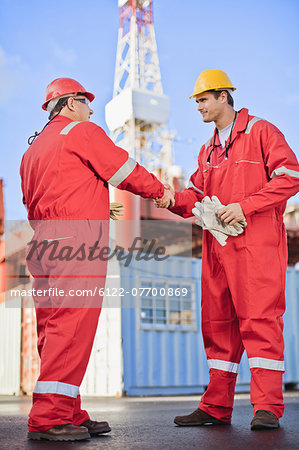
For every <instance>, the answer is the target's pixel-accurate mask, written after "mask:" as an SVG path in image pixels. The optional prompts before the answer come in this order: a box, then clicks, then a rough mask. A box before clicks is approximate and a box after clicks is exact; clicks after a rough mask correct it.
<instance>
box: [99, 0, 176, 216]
mask: <svg viewBox="0 0 299 450" xmlns="http://www.w3.org/2000/svg"><path fill="white" fill-rule="evenodd" d="M118 6H119V18H120V25H119V32H118V44H117V54H116V66H115V78H114V88H113V98H112V100H111V101H110V102H109V103H108V104H107V105H106V108H105V117H106V123H107V125H108V128H109V130H110V137H111V139H112V140H113V141H114V142H115V144H116V145H118V146H120V147H123V148H125V149H126V150H127V151H128V152H129V154H130V156H131V157H132V158H134V159H136V160H137V161H138V162H139V163H141V164H142V165H144V166H145V167H146V168H147V169H148V170H149V171H150V172H154V173H156V174H158V176H159V178H160V179H161V180H162V181H163V182H164V181H168V182H169V181H171V180H169V169H170V168H171V167H172V140H173V137H174V136H173V134H172V133H170V132H169V130H168V129H167V126H166V123H167V121H168V117H169V112H170V103H169V98H168V97H167V96H166V95H164V94H163V89H162V82H161V72H160V67H159V59H158V53H157V44H156V38H155V30H154V24H153V0H119V1H118ZM115 194H116V197H117V199H118V200H121V201H123V202H125V203H127V202H128V201H131V206H130V208H129V209H131V213H130V214H129V215H127V216H126V218H134V219H137V218H138V219H139V218H140V213H139V206H138V204H139V203H138V202H139V199H138V198H137V197H135V200H134V201H133V200H132V199H131V197H130V194H128V196H125V197H124V195H125V193H124V192H123V193H120V191H117V192H115ZM129 199H130V200H129ZM132 201H133V203H132ZM126 209H128V208H127V205H126ZM133 209H134V211H135V214H133V212H132V210H133ZM138 214H139V216H138Z"/></svg>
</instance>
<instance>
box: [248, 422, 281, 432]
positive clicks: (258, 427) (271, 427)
mask: <svg viewBox="0 0 299 450" xmlns="http://www.w3.org/2000/svg"><path fill="white" fill-rule="evenodd" d="M277 428H279V424H276V425H275V424H273V425H272V424H265V423H262V422H260V423H255V424H254V425H251V429H252V430H253V431H254V430H275V429H277Z"/></svg>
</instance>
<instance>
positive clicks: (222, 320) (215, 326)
mask: <svg viewBox="0 0 299 450" xmlns="http://www.w3.org/2000/svg"><path fill="white" fill-rule="evenodd" d="M212 239H213V238H212V236H209V235H207V233H205V232H204V244H205V245H204V246H203V270H202V333H203V339H204V345H205V351H206V354H207V358H208V364H209V368H210V371H209V376H210V380H209V385H208V388H207V390H206V392H205V393H204V395H203V396H202V398H201V402H200V404H199V408H200V409H202V410H203V411H205V412H206V413H208V414H210V415H212V416H213V417H215V418H217V419H219V420H222V421H224V422H230V420H231V415H232V407H233V401H234V391H235V384H236V378H237V372H238V367H239V362H240V359H241V356H242V353H243V345H242V341H241V336H240V332H239V323H238V319H237V317H236V312H235V309H234V306H233V303H232V299H231V296H230V291H229V288H228V283H227V278H226V274H225V272H224V270H223V267H222V265H221V264H220V263H219V261H218V260H217V258H216V257H215V252H213V245H212ZM215 280H217V282H215Z"/></svg>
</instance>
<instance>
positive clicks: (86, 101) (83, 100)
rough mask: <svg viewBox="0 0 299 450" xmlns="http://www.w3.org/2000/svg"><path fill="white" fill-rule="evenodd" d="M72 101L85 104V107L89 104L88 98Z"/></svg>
mask: <svg viewBox="0 0 299 450" xmlns="http://www.w3.org/2000/svg"><path fill="white" fill-rule="evenodd" d="M74 100H76V102H81V103H86V105H89V103H90V101H89V100H88V98H74Z"/></svg>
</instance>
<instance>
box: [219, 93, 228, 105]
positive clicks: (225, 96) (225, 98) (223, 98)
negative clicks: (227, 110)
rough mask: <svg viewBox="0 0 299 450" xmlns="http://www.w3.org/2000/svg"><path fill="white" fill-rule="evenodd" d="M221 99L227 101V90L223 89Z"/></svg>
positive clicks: (223, 101)
mask: <svg viewBox="0 0 299 450" xmlns="http://www.w3.org/2000/svg"><path fill="white" fill-rule="evenodd" d="M220 99H221V103H225V102H227V92H226V91H221V93H220Z"/></svg>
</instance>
